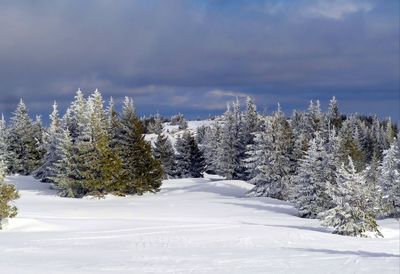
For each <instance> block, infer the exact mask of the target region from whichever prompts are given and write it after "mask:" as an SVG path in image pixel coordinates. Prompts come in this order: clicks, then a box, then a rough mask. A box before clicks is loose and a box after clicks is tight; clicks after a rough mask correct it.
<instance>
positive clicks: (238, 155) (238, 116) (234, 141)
mask: <svg viewBox="0 0 400 274" xmlns="http://www.w3.org/2000/svg"><path fill="white" fill-rule="evenodd" d="M223 119H224V125H223V127H222V131H221V142H220V144H219V147H218V154H217V157H218V173H219V175H221V176H224V177H225V178H227V179H244V178H245V176H246V174H245V166H244V162H243V160H244V159H245V156H246V155H245V152H246V150H245V143H244V135H243V122H242V113H241V111H240V104H239V101H238V100H237V101H236V102H233V103H232V107H229V106H228V110H227V111H226V112H225V113H224V116H223Z"/></svg>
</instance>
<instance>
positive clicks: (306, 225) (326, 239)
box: [0, 176, 400, 274]
mask: <svg viewBox="0 0 400 274" xmlns="http://www.w3.org/2000/svg"><path fill="white" fill-rule="evenodd" d="M7 181H8V182H9V183H13V184H15V185H17V187H18V189H19V191H20V194H21V198H20V199H19V200H18V201H17V202H16V204H17V206H18V209H19V215H18V217H17V218H15V219H11V220H10V223H9V225H8V227H7V228H6V230H4V231H1V232H0V246H1V248H0V266H1V271H0V272H1V273H7V274H8V273H10V274H12V273H21V274H22V273H23V274H25V273H28V274H29V273H43V272H44V271H45V272H48V273H55V274H56V273H399V264H400V255H399V253H400V251H399V244H400V239H399V223H398V221H396V220H394V219H386V220H382V221H380V222H379V224H380V225H381V230H382V232H383V234H384V235H385V238H383V239H375V238H367V239H366V238H353V237H344V236H339V235H333V234H330V231H329V229H325V228H322V227H321V226H320V223H319V221H318V220H310V219H301V218H298V217H297V216H296V210H295V209H294V208H293V206H292V205H291V204H289V203H287V202H282V201H278V200H274V199H270V198H247V197H245V193H246V192H247V191H248V190H249V189H250V188H251V187H252V186H251V185H249V184H247V183H245V182H242V181H222V180H219V179H218V178H213V177H211V178H206V179H177V180H167V181H164V184H163V186H162V190H161V192H159V193H157V194H146V195H143V196H129V197H114V196H107V197H106V198H105V199H94V198H84V199H69V198H61V197H58V196H56V193H55V191H54V190H51V189H49V185H48V184H44V183H40V182H38V181H36V180H34V179H33V178H32V177H24V176H12V177H8V178H7Z"/></svg>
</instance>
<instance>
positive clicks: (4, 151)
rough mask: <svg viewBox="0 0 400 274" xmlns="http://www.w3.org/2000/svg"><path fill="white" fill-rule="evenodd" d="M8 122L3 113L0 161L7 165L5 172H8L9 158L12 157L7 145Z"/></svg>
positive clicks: (0, 130) (0, 132) (0, 134)
mask: <svg viewBox="0 0 400 274" xmlns="http://www.w3.org/2000/svg"><path fill="white" fill-rule="evenodd" d="M7 137H8V136H7V124H6V120H5V119H4V115H1V120H0V161H2V162H3V164H4V165H5V166H6V170H4V172H5V173H7V166H8V164H7V163H8V160H9V159H10V158H12V156H11V155H10V153H9V151H8V145H7Z"/></svg>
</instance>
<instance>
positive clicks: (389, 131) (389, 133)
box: [385, 117, 396, 146]
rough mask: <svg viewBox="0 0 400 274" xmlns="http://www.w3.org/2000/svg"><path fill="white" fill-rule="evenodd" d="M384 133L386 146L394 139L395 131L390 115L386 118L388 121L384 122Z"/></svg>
mask: <svg viewBox="0 0 400 274" xmlns="http://www.w3.org/2000/svg"><path fill="white" fill-rule="evenodd" d="M385 135H386V143H387V146H390V145H392V144H393V143H394V142H395V140H396V132H395V130H394V128H393V123H392V119H390V117H389V119H388V121H387V123H386V132H385Z"/></svg>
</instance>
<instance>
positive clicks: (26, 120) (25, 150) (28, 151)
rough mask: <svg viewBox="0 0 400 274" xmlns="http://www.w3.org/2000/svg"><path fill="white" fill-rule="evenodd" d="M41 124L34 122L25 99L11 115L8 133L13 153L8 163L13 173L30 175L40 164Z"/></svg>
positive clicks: (9, 145)
mask: <svg viewBox="0 0 400 274" xmlns="http://www.w3.org/2000/svg"><path fill="white" fill-rule="evenodd" d="M40 127H41V125H40V124H39V123H38V122H37V123H35V124H34V123H33V121H32V119H31V118H30V117H29V114H28V109H27V107H26V106H25V103H24V101H23V100H22V99H21V101H20V102H19V104H18V107H17V109H16V110H15V112H14V114H13V116H12V117H11V124H10V130H9V134H8V149H9V151H10V152H11V153H12V154H13V156H14V157H13V158H12V159H9V162H8V165H9V169H10V172H11V173H19V174H22V175H29V174H31V173H32V172H33V171H34V170H35V169H37V168H38V167H39V166H40V163H41V159H40V157H41V153H42V152H41V151H40V145H41V144H40V142H41V140H39V139H38V138H41V136H40V134H41V129H40Z"/></svg>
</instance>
